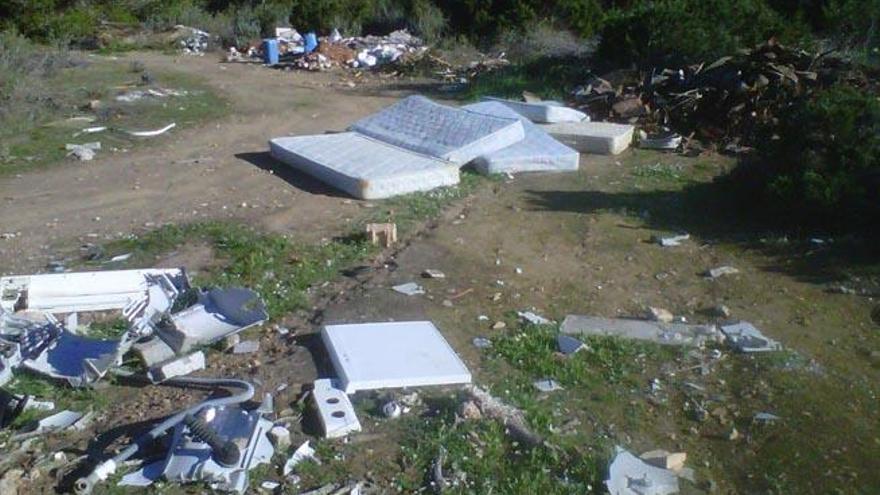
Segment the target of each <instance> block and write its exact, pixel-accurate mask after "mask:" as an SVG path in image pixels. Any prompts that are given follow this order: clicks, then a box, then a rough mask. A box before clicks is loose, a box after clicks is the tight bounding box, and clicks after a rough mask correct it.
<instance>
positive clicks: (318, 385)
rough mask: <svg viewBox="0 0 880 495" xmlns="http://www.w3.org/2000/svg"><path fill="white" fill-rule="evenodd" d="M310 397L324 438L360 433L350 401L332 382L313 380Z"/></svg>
mask: <svg viewBox="0 0 880 495" xmlns="http://www.w3.org/2000/svg"><path fill="white" fill-rule="evenodd" d="M312 396H313V398H314V400H315V406H317V408H318V416H319V418H320V420H321V426H322V427H323V428H324V436H325V437H327V438H340V437H344V436H346V435H348V434H349V433H351V432H355V431H361V423H360V421H358V418H357V415H356V414H355V412H354V407H353V406H352V405H351V401H350V400H348V396H347V395H346V394H345V392H344V391H343V390H340V389H339V388H336V386H335V385H334V384H333V381H332V380H329V379H326V378H324V379H320V380H315V389H314V391H313V394H312Z"/></svg>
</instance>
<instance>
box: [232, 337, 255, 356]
mask: <svg viewBox="0 0 880 495" xmlns="http://www.w3.org/2000/svg"><path fill="white" fill-rule="evenodd" d="M259 350H260V342H259V341H257V340H243V341H241V342H239V343H238V344H235V347H233V348H232V353H233V354H253V353H255V352H257V351H259Z"/></svg>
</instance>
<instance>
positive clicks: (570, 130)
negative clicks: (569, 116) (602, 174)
mask: <svg viewBox="0 0 880 495" xmlns="http://www.w3.org/2000/svg"><path fill="white" fill-rule="evenodd" d="M539 127H540V128H541V129H543V130H544V131H545V132H547V133H548V134H550V135H551V136H553V137H554V138H556V139H557V140H559V141H560V142H561V143H563V144H565V145H568V146H571V147H572V148H574V149H576V150H578V151H580V152H583V153H596V154H599V155H616V154H618V153H621V152H623V150H625V149H627V148H628V147H629V145H630V143H632V139H633V130H634V129H635V128H634V127H633V126H631V125H626V124H612V123H610V122H576V123H571V122H568V123H561V124H542V125H540V126H539Z"/></svg>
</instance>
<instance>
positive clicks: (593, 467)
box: [396, 400, 604, 494]
mask: <svg viewBox="0 0 880 495" xmlns="http://www.w3.org/2000/svg"><path fill="white" fill-rule="evenodd" d="M438 407H439V409H438V410H437V412H436V414H435V415H433V416H430V417H427V418H417V417H406V418H403V419H402V421H403V422H404V426H403V427H404V429H405V434H404V441H403V444H402V446H401V452H402V453H401V460H400V464H401V468H402V472H401V473H400V475H399V477H398V478H397V480H396V483H397V487H396V488H397V489H398V491H403V492H408V493H414V492H417V491H420V489H422V487H424V486H425V485H426V484H430V483H431V481H432V480H431V471H432V465H433V463H434V462H435V460H436V459H437V458H438V456H439V453H440V451H441V449H445V451H446V459H445V462H444V463H443V473H444V477H445V479H446V480H447V482H448V483H450V485H451V486H450V488H449V490H448V492H449V493H560V494H561V493H572V494H574V493H578V494H580V493H601V491H602V489H603V485H602V483H601V479H602V471H603V467H604V463H603V462H602V461H601V460H600V459H598V458H597V457H595V456H593V455H590V454H587V453H583V452H574V451H569V450H562V449H555V448H550V447H544V446H541V447H537V448H534V449H525V448H523V447H522V446H521V445H518V444H517V443H516V442H514V441H511V440H510V438H509V437H508V436H507V435H506V434H505V431H504V426H503V425H502V424H500V423H499V422H496V421H492V420H480V421H464V422H460V421H456V418H455V410H456V409H455V408H456V401H452V400H446V401H444V402H441V403H439V404H438ZM444 493H446V491H444Z"/></svg>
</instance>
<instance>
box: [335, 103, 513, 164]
mask: <svg viewBox="0 0 880 495" xmlns="http://www.w3.org/2000/svg"><path fill="white" fill-rule="evenodd" d="M350 130H352V131H355V132H358V133H360V134H364V135H366V136H370V137H372V138H375V139H377V140H379V141H382V142H385V143H389V144H393V145H395V146H400V147H402V148H406V149H408V150H412V151H415V152H417V153H423V154H425V155H429V156H433V157H436V158H442V159H444V160H449V161H451V162H453V163H456V164H459V165H464V164H465V163H468V162H470V161H471V160H473V159H474V158H476V157H478V156H480V155H483V154H485V153H491V152H492V151H496V150H499V149H502V148H506V147H507V146H510V145H511V144H513V143H516V142H518V141H521V140H522V139H523V138H524V137H525V132H524V131H523V128H522V124H521V123H520V121H519V119H513V118H502V117H494V116H491V115H484V114H479V113H474V112H470V111H468V110H465V109H462V108H455V107H450V106H446V105H441V104H439V103H434V102H433V101H431V100H429V99H427V98H425V97H424V96H410V97H407V98H404V99H403V100H400V101H398V102H397V103H395V104H393V105H391V106H389V107H387V108H385V109H383V110H380V111H379V112H377V113H375V114H373V115H370V116H368V117H365V118H363V119H361V120H359V121H357V122H355V123H354V124H352V125H351V128H350Z"/></svg>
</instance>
